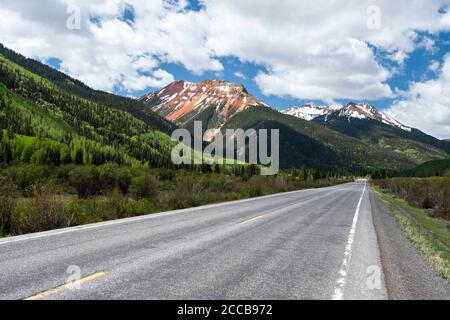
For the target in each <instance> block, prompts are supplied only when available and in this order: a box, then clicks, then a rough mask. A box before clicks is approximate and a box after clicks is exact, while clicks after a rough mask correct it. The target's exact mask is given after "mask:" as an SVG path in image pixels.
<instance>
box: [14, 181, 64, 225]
mask: <svg viewBox="0 0 450 320" xmlns="http://www.w3.org/2000/svg"><path fill="white" fill-rule="evenodd" d="M31 190H32V194H33V198H32V199H31V201H30V202H29V204H28V206H27V210H26V211H25V212H24V223H23V227H22V230H21V231H22V233H31V232H39V231H46V230H52V229H58V228H63V227H67V226H68V225H69V224H68V219H67V217H66V215H65V213H64V205H63V201H62V199H61V198H60V197H58V196H55V195H52V194H50V193H49V192H48V191H47V190H46V188H45V187H43V186H40V185H36V186H33V187H32V188H31Z"/></svg>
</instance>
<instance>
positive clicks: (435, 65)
mask: <svg viewBox="0 0 450 320" xmlns="http://www.w3.org/2000/svg"><path fill="white" fill-rule="evenodd" d="M440 66H441V64H440V63H439V61H437V60H432V61H431V63H430V65H429V66H428V69H430V70H431V71H433V72H437V71H438V70H439V67H440Z"/></svg>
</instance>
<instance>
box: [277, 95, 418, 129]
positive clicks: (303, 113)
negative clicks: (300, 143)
mask: <svg viewBox="0 0 450 320" xmlns="http://www.w3.org/2000/svg"><path fill="white" fill-rule="evenodd" d="M281 112H282V113H284V114H289V115H293V116H295V117H298V118H301V119H304V120H307V121H312V120H314V119H316V118H319V117H322V116H325V118H324V121H325V122H326V121H327V119H328V116H331V115H338V116H339V117H346V118H347V119H348V120H350V119H371V120H376V121H379V122H382V123H384V124H387V125H390V126H393V127H397V128H400V129H402V130H405V131H411V130H412V128H411V127H408V126H405V125H404V124H402V123H400V122H399V121H397V120H395V119H393V118H392V117H390V116H388V115H387V114H386V113H384V112H382V111H380V110H378V109H377V108H376V107H375V106H373V105H369V104H366V103H355V102H349V103H347V104H346V105H335V106H314V105H311V104H307V105H300V106H295V107H291V108H288V109H285V110H281Z"/></svg>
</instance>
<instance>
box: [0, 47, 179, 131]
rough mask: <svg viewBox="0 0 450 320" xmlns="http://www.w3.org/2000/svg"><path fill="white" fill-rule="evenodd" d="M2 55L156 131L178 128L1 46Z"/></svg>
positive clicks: (134, 103)
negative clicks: (127, 114) (128, 114)
mask: <svg viewBox="0 0 450 320" xmlns="http://www.w3.org/2000/svg"><path fill="white" fill-rule="evenodd" d="M0 55H1V56H3V57H4V58H6V59H8V60H9V61H10V62H12V63H14V64H16V65H18V66H21V67H23V68H24V69H26V70H27V71H29V72H31V73H33V74H36V75H38V76H39V77H41V78H42V79H46V80H48V81H50V82H51V83H53V84H54V85H56V86H58V88H60V89H61V90H63V91H65V92H67V93H71V94H73V95H76V96H78V97H81V98H84V99H87V100H89V101H93V102H96V103H99V104H102V105H106V106H109V107H112V108H116V109H119V110H122V111H126V112H128V113H130V114H132V115H133V116H134V117H136V118H138V119H140V120H142V121H144V122H145V123H147V124H148V125H149V126H151V127H152V128H154V129H157V130H160V131H162V132H165V133H167V134H170V133H171V132H172V131H173V130H174V129H175V128H176V126H175V125H174V124H173V123H171V122H170V121H167V120H165V119H164V118H162V117H160V116H159V115H157V114H156V113H154V112H151V111H148V110H146V109H144V108H142V105H141V103H140V102H139V101H136V100H135V99H131V98H126V97H122V96H118V95H114V94H111V93H108V92H104V91H99V90H94V89H92V88H90V87H88V86H87V85H85V84H84V83H82V82H81V81H79V80H76V79H73V78H71V77H70V76H68V75H66V74H64V73H62V72H59V71H57V70H55V69H53V68H51V67H49V66H47V65H45V64H43V63H41V62H39V61H36V60H34V59H29V58H26V57H24V56H23V55H21V54H19V53H17V52H14V51H13V50H10V49H8V48H6V47H5V46H3V45H2V44H0Z"/></svg>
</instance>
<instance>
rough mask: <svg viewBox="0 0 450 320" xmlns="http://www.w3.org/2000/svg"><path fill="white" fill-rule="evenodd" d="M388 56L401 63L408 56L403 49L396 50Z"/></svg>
mask: <svg viewBox="0 0 450 320" xmlns="http://www.w3.org/2000/svg"><path fill="white" fill-rule="evenodd" d="M389 58H391V60H392V61H395V62H397V63H398V64H400V65H401V64H403V62H405V60H406V59H407V58H408V55H407V54H406V53H405V52H404V51H403V50H397V51H395V52H394V53H393V54H391V55H390V56H389Z"/></svg>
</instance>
